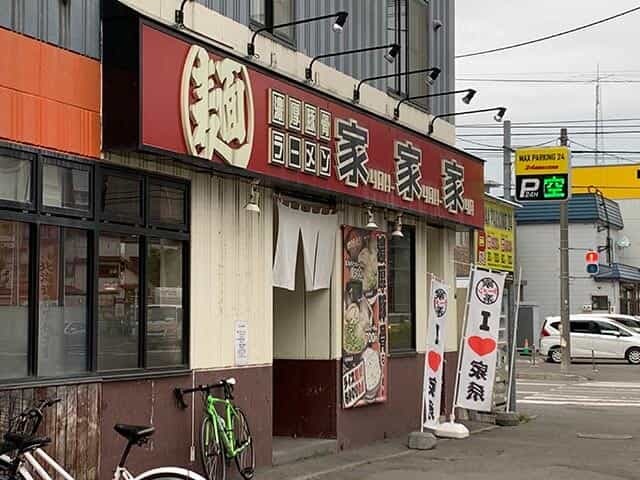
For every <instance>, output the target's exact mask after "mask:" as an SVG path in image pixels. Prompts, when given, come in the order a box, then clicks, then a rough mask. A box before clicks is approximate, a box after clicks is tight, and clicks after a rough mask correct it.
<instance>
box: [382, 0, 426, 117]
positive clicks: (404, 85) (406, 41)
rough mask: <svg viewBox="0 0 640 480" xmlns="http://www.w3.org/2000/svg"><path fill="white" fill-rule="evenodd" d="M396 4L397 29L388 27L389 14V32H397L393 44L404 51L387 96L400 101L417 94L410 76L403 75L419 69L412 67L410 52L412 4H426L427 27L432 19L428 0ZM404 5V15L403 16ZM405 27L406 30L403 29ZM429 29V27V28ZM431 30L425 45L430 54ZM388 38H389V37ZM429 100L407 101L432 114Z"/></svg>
mask: <svg viewBox="0 0 640 480" xmlns="http://www.w3.org/2000/svg"><path fill="white" fill-rule="evenodd" d="M393 1H394V2H395V4H394V7H395V8H394V12H393V16H394V25H395V28H391V27H390V26H389V25H388V19H389V16H388V14H387V31H395V35H394V37H393V42H394V43H397V44H398V45H401V47H402V50H401V52H400V53H401V54H400V56H399V57H397V58H396V61H395V62H394V64H393V67H392V68H393V69H394V70H395V71H394V72H393V73H395V75H394V76H393V77H391V78H390V79H389V80H390V82H389V83H388V84H387V94H388V95H389V96H391V97H393V98H396V99H398V100H400V99H403V98H405V97H406V96H408V95H411V94H415V92H410V91H409V90H410V89H409V82H410V78H409V76H408V75H401V72H403V71H408V70H410V69H412V68H418V67H414V66H412V65H411V61H410V55H409V52H410V50H411V48H410V43H411V40H410V39H411V29H410V28H409V20H408V19H409V18H410V17H411V9H412V7H411V3H412V2H414V1H416V2H420V3H423V4H424V7H425V8H426V16H427V18H426V23H427V25H431V22H430V21H429V20H430V18H431V10H430V9H429V2H428V1H426V0H393ZM403 5H404V15H402V11H403ZM403 27H404V28H403ZM427 28H429V27H427ZM428 37H429V30H427V44H426V45H424V49H425V51H426V52H427V53H428V51H429V42H428ZM387 38H388V37H387ZM428 65H429V59H428V58H427V66H428ZM425 93H426V94H429V93H431V88H430V86H429V85H427V87H426V92H425ZM420 100H423V101H424V103H420ZM428 101H429V100H428V99H426V98H425V99H417V100H407V103H408V104H409V105H411V106H412V107H414V108H416V109H418V110H420V111H423V112H426V113H431V112H430V110H429V107H428Z"/></svg>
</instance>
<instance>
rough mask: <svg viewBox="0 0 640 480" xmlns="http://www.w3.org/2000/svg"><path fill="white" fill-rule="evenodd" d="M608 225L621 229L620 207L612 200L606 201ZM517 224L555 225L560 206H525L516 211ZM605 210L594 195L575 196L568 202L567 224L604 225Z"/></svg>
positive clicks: (557, 220)
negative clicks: (593, 223) (586, 223)
mask: <svg viewBox="0 0 640 480" xmlns="http://www.w3.org/2000/svg"><path fill="white" fill-rule="evenodd" d="M606 205H607V212H608V216H609V223H610V225H611V226H612V227H614V228H622V227H623V226H624V223H623V221H622V214H621V213H620V206H619V205H618V203H617V202H615V201H613V200H609V199H607V200H606ZM516 221H517V222H518V224H527V223H557V222H559V221H560V204H559V203H551V204H541V203H538V204H525V205H523V208H520V209H518V210H516ZM606 221H607V216H606V215H605V208H604V206H603V205H602V204H601V202H600V201H599V200H598V199H597V197H596V195H595V194H591V193H587V194H576V195H573V196H572V197H571V200H569V222H576V223H579V222H602V223H606Z"/></svg>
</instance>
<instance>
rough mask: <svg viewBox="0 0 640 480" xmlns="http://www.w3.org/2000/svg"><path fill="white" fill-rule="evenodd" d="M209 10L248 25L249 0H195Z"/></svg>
mask: <svg viewBox="0 0 640 480" xmlns="http://www.w3.org/2000/svg"><path fill="white" fill-rule="evenodd" d="M196 1H197V2H198V3H200V4H201V5H204V6H205V7H207V8H210V9H211V10H215V11H216V12H219V13H221V14H222V15H224V16H225V17H229V18H233V19H234V20H235V21H236V22H238V23H242V24H243V25H249V9H250V6H251V1H250V0H196Z"/></svg>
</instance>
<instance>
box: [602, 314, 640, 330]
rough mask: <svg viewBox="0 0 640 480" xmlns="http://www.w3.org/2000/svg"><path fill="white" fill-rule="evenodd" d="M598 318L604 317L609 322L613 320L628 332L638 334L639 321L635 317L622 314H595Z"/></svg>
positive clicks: (639, 328)
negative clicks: (631, 331)
mask: <svg viewBox="0 0 640 480" xmlns="http://www.w3.org/2000/svg"><path fill="white" fill-rule="evenodd" d="M595 315H597V316H599V317H606V318H609V319H611V320H615V321H616V322H618V323H621V324H622V325H624V326H625V327H627V328H628V329H629V330H633V331H634V332H637V333H640V320H638V318H637V317H633V316H631V315H624V314H622V313H603V314H595Z"/></svg>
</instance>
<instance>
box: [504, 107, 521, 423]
mask: <svg viewBox="0 0 640 480" xmlns="http://www.w3.org/2000/svg"><path fill="white" fill-rule="evenodd" d="M502 133H503V140H502V185H503V190H502V198H504V199H505V200H511V120H505V121H503V122H502ZM515 271H516V269H515V268H514V271H513V285H514V286H515V285H516V279H515ZM514 297H515V296H514V295H510V296H509V299H510V302H509V305H507V311H506V312H505V313H506V316H507V349H508V352H509V355H507V358H508V361H509V369H508V372H509V375H508V376H507V393H508V394H509V397H508V398H507V399H506V401H507V412H515V411H516V382H515V378H516V375H515V372H511V369H515V368H516V362H515V361H514V360H515V359H514V358H513V357H514V356H515V354H516V349H515V348H513V347H514V343H515V342H516V339H515V335H514V332H515V326H516V322H517V321H518V319H517V318H514V316H515V311H516V309H515V298H514Z"/></svg>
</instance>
